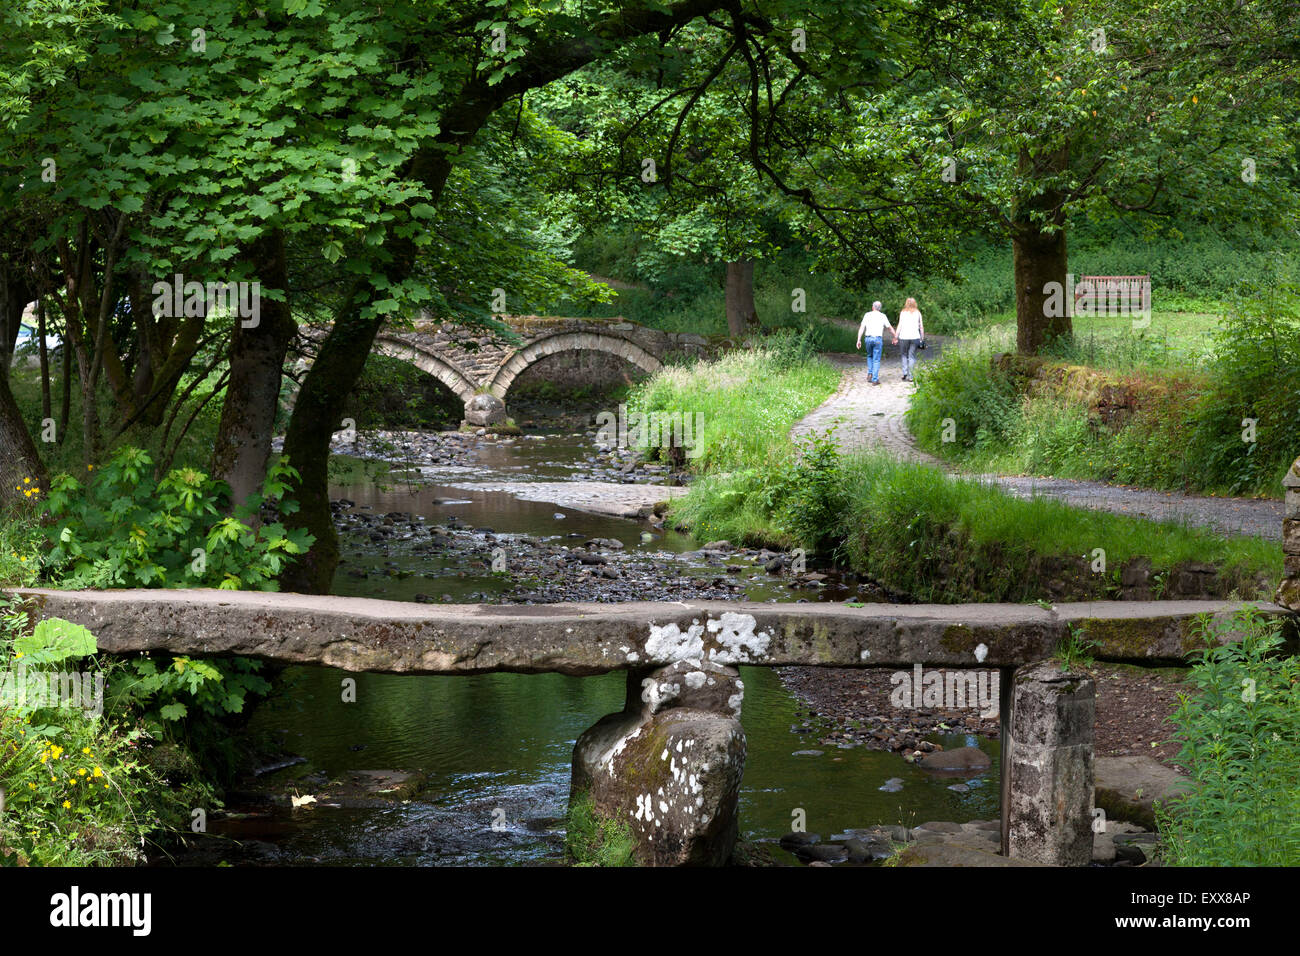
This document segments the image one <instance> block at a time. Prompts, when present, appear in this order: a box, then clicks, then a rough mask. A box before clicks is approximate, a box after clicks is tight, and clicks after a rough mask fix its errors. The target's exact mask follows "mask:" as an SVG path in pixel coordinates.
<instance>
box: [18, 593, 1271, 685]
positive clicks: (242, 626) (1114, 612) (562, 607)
mask: <svg viewBox="0 0 1300 956" xmlns="http://www.w3.org/2000/svg"><path fill="white" fill-rule="evenodd" d="M12 593H13V594H16V595H18V596H20V597H22V598H24V599H25V600H26V601H27V603H28V605H29V607H30V609H31V613H32V614H33V616H34V618H35V619H38V620H39V619H42V618H46V617H61V618H67V619H68V620H71V621H75V622H77V623H78V624H83V625H85V626H86V627H88V628H90V629H91V630H92V631H93V632H94V633H95V636H96V637H97V638H98V640H99V646H100V648H101V649H102V650H105V651H108V652H112V653H129V652H136V651H153V650H161V651H171V652H173V653H180V654H190V655H195V656H205V655H206V656H215V655H224V654H237V655H243V656H248V657H258V658H264V659H267V660H273V661H279V662H283V663H288V664H324V665H327V666H330V667H339V668H342V669H344V670H349V671H377V672H383V673H410V674H480V673H486V672H490V671H513V672H517V673H542V672H547V671H554V672H559V673H564V674H575V675H585V674H601V673H606V672H609V671H614V670H626V669H629V668H633V667H645V666H650V665H665V664H671V663H673V662H674V661H678V660H697V659H704V660H709V661H712V662H714V663H717V664H724V665H735V664H756V665H761V666H769V667H782V666H787V665H795V664H814V665H827V666H836V667H899V668H910V667H911V665H912V664H914V663H919V664H922V665H930V666H934V667H985V668H989V667H1013V666H1017V665H1020V664H1024V663H1027V662H1029V661H1035V660H1042V659H1044V658H1047V657H1050V656H1051V655H1052V653H1053V651H1054V650H1055V648H1056V647H1057V645H1058V643H1059V642H1060V641H1061V639H1062V638H1063V637H1064V636H1065V635H1066V633H1067V628H1068V626H1069V625H1070V624H1076V625H1078V626H1080V627H1082V628H1083V629H1084V630H1085V632H1086V633H1087V634H1089V635H1092V634H1094V633H1096V634H1097V635H1098V637H1099V639H1100V640H1101V642H1102V643H1101V644H1100V646H1099V647H1098V649H1097V650H1096V651H1095V653H1096V655H1097V656H1098V657H1101V658H1104V659H1108V660H1126V661H1144V662H1155V661H1162V660H1165V661H1178V660H1181V659H1182V658H1183V656H1184V654H1185V653H1186V651H1187V650H1190V649H1191V648H1192V647H1194V646H1197V641H1198V638H1197V637H1196V633H1197V630H1198V629H1197V626H1196V619H1197V617H1198V616H1199V615H1204V614H1210V615H1215V614H1227V613H1230V612H1231V611H1232V610H1233V609H1235V608H1237V607H1240V606H1241V605H1239V604H1235V603H1231V602H1226V601H1157V602H1145V603H1144V602H1136V601H1132V602H1125V601H1112V602H1091V603H1088V604H1081V605H1062V606H1060V607H1058V608H1053V609H1051V610H1048V609H1044V608H1041V607H1038V606H1036V605H1018V604H912V605H900V604H870V605H867V606H865V607H860V608H851V607H847V606H845V605H842V604H830V603H826V604H760V603H749V602H739V601H737V602H729V601H700V602H690V603H687V602H670V603H648V602H634V603H623V604H587V603H576V602H575V603H570V604H550V605H495V604H459V605H429V604H416V603H408V602H404V601H380V600H374V599H370V598H352V597H333V596H317V595H305V594H278V593H268V592H258V591H219V590H210V589H194V590H179V589H178V590H123V591H53V590H43V589H22V590H15V591H13V592H12ZM1264 609H1265V610H1266V611H1269V612H1270V613H1283V612H1282V611H1281V609H1280V608H1275V607H1273V606H1272V605H1264ZM1108 635H1112V637H1108ZM1108 642H1109V643H1108Z"/></svg>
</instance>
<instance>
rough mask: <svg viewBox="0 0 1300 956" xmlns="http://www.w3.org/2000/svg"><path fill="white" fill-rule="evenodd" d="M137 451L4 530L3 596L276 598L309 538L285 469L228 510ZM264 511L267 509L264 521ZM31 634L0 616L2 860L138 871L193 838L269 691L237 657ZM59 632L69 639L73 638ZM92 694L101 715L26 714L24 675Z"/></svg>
mask: <svg viewBox="0 0 1300 956" xmlns="http://www.w3.org/2000/svg"><path fill="white" fill-rule="evenodd" d="M153 464H154V461H153V459H152V457H151V456H150V455H149V453H148V452H146V451H144V450H142V449H138V448H132V447H130V446H123V447H120V448H118V449H117V451H115V452H114V453H113V454H112V455H111V456H110V457H109V459H108V461H107V463H106V464H104V466H103V467H100V468H94V467H88V468H86V469H84V470H83V471H82V472H81V474H80V477H76V478H74V477H73V476H71V475H68V474H60V475H56V476H55V477H54V478H53V480H52V481H51V484H50V488H48V489H40V490H39V491H35V490H34V489H35V488H37V487H38V486H36V485H29V486H28V487H29V488H31V489H33V492H32V494H30V495H25V496H24V498H23V500H22V502H21V503H20V504H18V505H16V506H14V507H12V508H10V509H9V510H8V511H7V513H6V515H5V520H4V521H3V522H0V588H12V587H18V586H32V585H42V586H46V587H61V588H81V587H220V588H234V589H247V588H254V589H258V588H260V589H263V590H266V589H274V588H275V587H276V575H277V574H278V573H279V571H280V569H281V567H282V566H283V564H284V562H285V561H286V560H288V559H290V558H291V556H292V555H294V554H300V553H302V552H303V551H304V550H305V549H306V548H307V547H309V546H310V544H311V538H310V536H309V535H306V534H305V533H303V532H300V531H290V530H287V529H285V528H284V527H283V526H282V525H281V524H279V522H278V521H276V520H275V514H276V513H287V512H288V511H290V510H291V509H292V508H293V503H292V502H291V501H287V500H285V497H284V495H285V491H286V490H287V487H288V486H287V483H286V479H287V478H288V477H289V476H290V475H291V474H292V469H291V468H290V467H289V465H288V462H287V461H286V460H284V459H281V460H279V461H277V462H276V463H275V464H274V465H273V466H272V468H271V469H270V472H269V474H268V477H267V479H266V482H265V483H264V485H263V487H262V489H261V491H260V493H258V494H256V495H254V496H252V498H251V499H250V500H249V501H248V502H247V503H246V504H245V505H244V506H242V507H239V508H235V509H233V510H231V509H229V508H228V502H227V500H226V495H227V489H226V488H225V486H224V485H223V484H221V483H219V482H215V481H213V480H212V479H211V478H210V477H209V476H207V475H206V474H204V473H203V472H201V471H199V470H197V469H194V468H177V469H172V470H170V471H168V472H166V473H165V474H164V475H163V476H162V477H160V478H157V479H155V477H154V469H153ZM268 509H269V510H268ZM51 623H52V622H42V623H40V624H36V623H34V622H33V621H31V620H29V618H28V615H27V612H26V610H25V608H24V607H22V606H21V605H20V604H18V603H17V602H12V601H11V602H7V603H5V604H4V605H3V606H0V682H2V683H3V685H4V687H5V688H7V691H6V693H5V694H4V696H3V697H0V788H3V790H4V791H5V792H6V809H5V812H4V814H3V815H2V816H0V857H3V860H4V862H6V863H9V864H15V863H22V864H29V865H94V864H108V865H114V864H116V865H120V864H130V863H138V862H141V861H142V860H143V858H144V849H145V846H146V843H147V842H148V841H150V840H153V841H167V840H170V839H173V838H174V837H175V836H176V835H178V834H181V833H185V832H187V831H189V830H190V824H191V822H192V813H193V811H194V810H202V811H204V812H205V813H206V812H208V811H210V810H211V809H213V808H214V807H216V806H218V805H219V803H218V801H217V799H216V790H217V786H218V785H219V784H221V783H223V782H225V781H228V780H229V779H230V778H231V776H232V775H233V773H234V772H235V769H236V765H237V763H238V760H239V757H240V755H239V753H238V751H237V749H236V746H235V744H234V743H233V738H232V735H231V729H232V728H233V727H234V726H236V725H238V724H239V723H240V722H241V721H242V720H243V718H244V715H245V714H246V713H247V704H248V702H249V700H250V699H253V698H256V697H258V696H261V695H264V694H266V693H267V692H268V691H269V690H270V689H271V684H270V682H269V681H268V680H267V676H266V674H264V673H263V670H264V669H263V665H262V664H260V663H259V662H257V661H252V660H247V659H244V658H228V659H222V660H213V661H208V660H198V659H192V658H189V657H185V656H181V655H167V654H154V655H143V656H139V657H132V658H130V659H120V658H109V657H100V656H98V655H97V652H96V650H97V649H96V646H95V640H94V635H93V634H91V633H90V632H89V631H87V630H86V629H85V628H80V627H77V626H76V625H72V624H68V623H67V622H54V623H57V626H58V628H62V630H55V631H52V630H51V628H50V624H51ZM68 635H71V637H69V636H68ZM46 672H49V673H52V674H56V675H58V676H59V680H60V681H67V680H69V679H70V677H69V675H71V674H73V673H75V674H77V675H79V677H78V680H81V681H83V683H84V682H94V681H99V682H101V683H100V686H101V687H102V695H101V697H100V703H99V706H98V707H97V708H95V711H96V712H93V713H92V712H87V709H86V708H84V707H78V706H68V705H66V702H59V703H58V704H57V705H49V704H50V702H49V701H46V700H40V701H38V703H41V706H29V705H28V704H26V703H24V701H23V699H21V697H16V696H15V693H14V689H15V688H17V687H20V686H26V685H27V683H28V682H29V680H28V677H29V675H33V674H37V675H39V674H44V673H46Z"/></svg>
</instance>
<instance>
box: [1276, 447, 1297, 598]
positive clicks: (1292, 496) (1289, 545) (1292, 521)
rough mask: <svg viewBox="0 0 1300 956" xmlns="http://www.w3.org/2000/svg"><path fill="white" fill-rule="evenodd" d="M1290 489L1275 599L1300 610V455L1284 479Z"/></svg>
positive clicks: (1283, 527) (1283, 521)
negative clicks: (1280, 577) (1278, 584)
mask: <svg viewBox="0 0 1300 956" xmlns="http://www.w3.org/2000/svg"><path fill="white" fill-rule="evenodd" d="M1282 485H1283V487H1284V488H1285V489H1286V517H1285V518H1283V519H1282V556H1283V557H1282V585H1281V587H1279V588H1278V589H1277V596H1276V597H1275V598H1274V600H1275V601H1276V602H1277V603H1278V604H1281V605H1282V606H1283V607H1285V608H1290V609H1291V610H1292V611H1300V458H1297V459H1296V461H1295V463H1294V464H1293V465H1292V466H1291V470H1290V471H1288V472H1287V473H1286V478H1285V479H1283V481H1282Z"/></svg>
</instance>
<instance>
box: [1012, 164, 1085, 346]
mask: <svg viewBox="0 0 1300 956" xmlns="http://www.w3.org/2000/svg"><path fill="white" fill-rule="evenodd" d="M1068 165H1069V149H1068V147H1065V146H1062V147H1060V148H1059V149H1055V150H1052V151H1050V152H1045V153H1042V154H1039V155H1037V156H1034V155H1032V154H1031V153H1030V152H1029V151H1028V150H1023V149H1022V150H1021V151H1020V157H1019V171H1020V176H1021V177H1022V178H1023V179H1026V180H1032V179H1034V178H1035V177H1041V178H1044V179H1052V178H1056V177H1059V176H1060V175H1061V174H1062V173H1064V172H1065V171H1066V169H1067V168H1068ZM1064 202H1065V197H1064V195H1063V194H1062V193H1061V191H1060V190H1059V189H1056V188H1046V189H1042V190H1041V191H1039V192H1038V193H1037V194H1035V195H1033V196H1031V197H1030V198H1029V199H1028V200H1027V201H1025V202H1024V203H1022V204H1020V205H1018V206H1017V208H1016V210H1015V212H1014V214H1013V217H1012V219H1013V224H1012V228H1011V251H1012V263H1013V268H1014V271H1015V283H1016V350H1017V351H1018V352H1020V353H1021V354H1022V355H1036V354H1038V353H1039V352H1040V351H1042V350H1043V348H1044V346H1046V345H1048V344H1049V343H1051V342H1052V341H1053V340H1055V339H1058V338H1061V337H1065V338H1068V337H1070V336H1071V335H1072V334H1073V333H1074V329H1073V326H1072V324H1071V321H1070V315H1071V313H1072V312H1073V310H1074V302H1073V301H1072V299H1073V294H1074V293H1073V289H1071V288H1069V285H1070V283H1069V282H1068V279H1067V271H1068V269H1069V260H1068V257H1067V255H1066V249H1065V209H1064Z"/></svg>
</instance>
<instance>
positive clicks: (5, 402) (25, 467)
mask: <svg viewBox="0 0 1300 956" xmlns="http://www.w3.org/2000/svg"><path fill="white" fill-rule="evenodd" d="M24 478H28V479H30V483H24V481H23V479H24ZM18 488H40V489H41V491H42V492H45V491H47V490H48V489H49V480H48V477H47V476H46V474H45V465H44V464H43V463H42V462H41V456H40V453H39V452H37V450H36V443H35V442H33V441H32V436H31V433H30V432H28V431H27V423H26V422H24V421H23V416H22V414H21V413H20V412H19V411H18V403H17V402H15V401H14V394H13V392H12V391H10V390H9V376H7V375H0V501H14V500H18V501H24V500H27V499H26V498H24V496H23V495H22V494H21V492H19V491H17V490H15V489H18Z"/></svg>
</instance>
